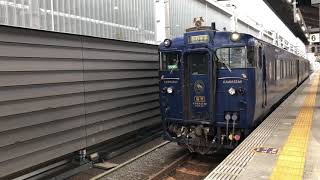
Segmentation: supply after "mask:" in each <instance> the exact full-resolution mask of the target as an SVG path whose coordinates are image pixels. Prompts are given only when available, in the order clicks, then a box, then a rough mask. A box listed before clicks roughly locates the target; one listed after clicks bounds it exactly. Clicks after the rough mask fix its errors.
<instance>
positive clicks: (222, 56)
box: [216, 47, 249, 69]
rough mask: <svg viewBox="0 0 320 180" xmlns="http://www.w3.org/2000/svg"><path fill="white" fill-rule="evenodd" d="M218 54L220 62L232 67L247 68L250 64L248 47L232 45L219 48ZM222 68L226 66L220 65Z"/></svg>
mask: <svg viewBox="0 0 320 180" xmlns="http://www.w3.org/2000/svg"><path fill="white" fill-rule="evenodd" d="M216 55H217V58H218V62H220V63H222V64H225V65H227V66H229V67H230V68H246V67H247V66H248V64H249V62H248V58H247V49H246V47H231V48H220V49H217V51H216ZM220 68H222V69H223V68H225V66H223V65H220Z"/></svg>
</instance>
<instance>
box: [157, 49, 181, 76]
mask: <svg viewBox="0 0 320 180" xmlns="http://www.w3.org/2000/svg"><path fill="white" fill-rule="evenodd" d="M180 58H181V53H179V52H170V53H161V54H160V70H162V71H175V70H178V68H179V64H180Z"/></svg>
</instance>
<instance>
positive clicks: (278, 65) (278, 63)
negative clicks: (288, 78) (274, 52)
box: [277, 59, 281, 80]
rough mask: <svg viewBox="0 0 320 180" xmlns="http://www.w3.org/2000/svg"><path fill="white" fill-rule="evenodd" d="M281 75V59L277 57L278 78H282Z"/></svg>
mask: <svg viewBox="0 0 320 180" xmlns="http://www.w3.org/2000/svg"><path fill="white" fill-rule="evenodd" d="M280 75H281V68H280V60H279V59H277V80H279V79H280Z"/></svg>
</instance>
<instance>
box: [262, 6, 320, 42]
mask: <svg viewBox="0 0 320 180" xmlns="http://www.w3.org/2000/svg"><path fill="white" fill-rule="evenodd" d="M264 1H265V3H266V4H267V5H268V6H269V7H270V8H271V9H272V10H273V11H274V12H275V13H276V14H277V15H278V17H279V18H280V19H281V20H282V21H283V22H284V23H285V24H286V25H287V27H288V28H289V29H290V30H291V31H292V32H293V34H294V35H296V36H297V37H298V38H300V39H301V40H302V41H303V42H304V43H305V44H306V45H307V44H309V42H308V39H307V37H306V36H305V32H304V31H303V30H302V29H301V25H299V24H298V23H294V17H293V5H292V3H289V2H288V0H264ZM292 1H293V0H292ZM297 3H298V4H297V8H299V9H300V12H301V15H302V17H303V20H304V22H305V24H306V27H307V29H311V30H309V32H314V31H318V32H319V29H318V28H319V9H318V8H317V7H313V6H312V5H311V0H297ZM315 29H317V30H315Z"/></svg>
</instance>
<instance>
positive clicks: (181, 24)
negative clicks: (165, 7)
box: [169, 0, 231, 37]
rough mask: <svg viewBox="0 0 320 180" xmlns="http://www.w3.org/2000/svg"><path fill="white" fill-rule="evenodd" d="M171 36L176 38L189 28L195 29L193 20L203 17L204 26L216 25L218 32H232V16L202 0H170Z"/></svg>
mask: <svg viewBox="0 0 320 180" xmlns="http://www.w3.org/2000/svg"><path fill="white" fill-rule="evenodd" d="M169 3H170V4H169V14H170V32H171V33H170V34H171V37H176V36H179V35H181V34H182V33H184V32H185V30H186V29H187V28H190V27H193V26H194V24H193V18H196V17H203V18H204V20H205V22H204V24H206V25H208V26H210V25H211V22H215V23H216V28H217V29H218V30H223V28H226V29H227V30H230V22H231V20H230V17H231V15H230V14H229V13H227V12H224V11H223V10H221V9H219V8H217V7H215V6H214V5H212V4H210V3H208V2H205V1H200V0H184V1H181V0H170V1H169Z"/></svg>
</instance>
